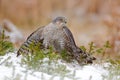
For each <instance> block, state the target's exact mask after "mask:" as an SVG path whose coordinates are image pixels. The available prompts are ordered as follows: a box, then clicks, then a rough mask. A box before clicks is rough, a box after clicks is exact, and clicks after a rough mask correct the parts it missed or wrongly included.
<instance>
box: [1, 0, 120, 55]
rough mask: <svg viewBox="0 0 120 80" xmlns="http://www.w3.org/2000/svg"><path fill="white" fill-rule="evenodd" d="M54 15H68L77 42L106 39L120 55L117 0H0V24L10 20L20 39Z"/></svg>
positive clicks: (48, 21) (119, 15)
mask: <svg viewBox="0 0 120 80" xmlns="http://www.w3.org/2000/svg"><path fill="white" fill-rule="evenodd" d="M56 16H65V17H67V19H68V23H67V25H68V28H69V29H70V30H71V31H72V33H73V36H74V38H75V42H76V44H77V45H78V46H81V45H84V46H86V47H87V46H88V43H90V42H91V41H93V42H94V43H95V45H97V46H102V45H104V43H105V42H106V41H107V40H108V41H110V43H111V45H112V49H111V50H110V51H111V53H116V54H119V55H120V0H0V24H1V25H2V24H3V23H4V21H5V20H9V21H8V22H10V23H12V24H14V25H15V26H16V27H17V29H14V31H17V30H19V31H20V32H21V33H22V35H24V36H23V39H22V40H23V41H24V40H25V39H26V38H27V36H29V35H30V33H32V32H33V31H35V30H36V29H37V28H38V27H41V26H44V25H47V24H48V23H50V21H51V20H52V19H53V18H54V17H56ZM17 32H18V31H17ZM14 34H16V33H14ZM18 36H19V34H18V35H17V37H18ZM20 44H21V43H20Z"/></svg>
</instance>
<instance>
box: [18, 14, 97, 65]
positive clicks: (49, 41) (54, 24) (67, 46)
mask: <svg viewBox="0 0 120 80" xmlns="http://www.w3.org/2000/svg"><path fill="white" fill-rule="evenodd" d="M32 42H34V44H38V43H40V44H41V45H42V49H49V47H51V46H52V48H53V50H54V51H55V52H58V53H61V54H62V51H64V50H65V51H67V53H68V54H70V55H72V56H73V57H74V59H75V60H77V61H78V63H83V62H84V63H93V60H95V59H96V58H95V57H93V56H91V55H90V54H89V53H87V52H85V51H83V50H82V49H81V48H79V47H78V46H77V45H76V43H75V40H74V37H73V34H72V32H71V31H70V29H68V27H67V19H66V17H63V16H58V17H56V18H54V19H53V20H52V21H51V22H50V23H49V24H48V25H46V26H43V27H40V28H38V29H37V30H36V31H34V32H33V33H32V34H30V36H29V37H28V38H27V40H26V41H25V42H24V43H23V44H22V45H21V47H20V49H19V50H18V52H17V57H18V56H19V55H20V54H21V53H28V52H29V51H30V50H28V47H29V45H30V44H31V43H32Z"/></svg>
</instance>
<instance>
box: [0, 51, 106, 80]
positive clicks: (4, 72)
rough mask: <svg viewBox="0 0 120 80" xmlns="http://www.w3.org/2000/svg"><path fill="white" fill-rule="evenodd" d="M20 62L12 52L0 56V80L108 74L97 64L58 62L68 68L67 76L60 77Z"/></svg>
mask: <svg viewBox="0 0 120 80" xmlns="http://www.w3.org/2000/svg"><path fill="white" fill-rule="evenodd" d="M20 62H21V57H19V58H17V57H16V55H15V54H14V53H9V54H6V55H5V56H0V80H103V76H105V75H107V74H108V71H107V70H105V69H104V68H103V66H102V65H101V66H100V65H98V64H93V65H86V66H83V67H81V66H72V65H70V64H65V63H64V62H58V64H59V63H60V64H63V65H65V66H66V68H67V69H68V70H70V72H69V73H68V76H69V77H64V75H62V77H61V76H60V75H53V74H47V73H44V72H40V71H33V70H28V69H27V68H25V67H23V66H21V64H20ZM105 65H106V64H105ZM48 66H49V65H48ZM69 74H72V75H69ZM72 76H74V78H72Z"/></svg>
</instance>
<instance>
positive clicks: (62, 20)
mask: <svg viewBox="0 0 120 80" xmlns="http://www.w3.org/2000/svg"><path fill="white" fill-rule="evenodd" d="M52 22H53V23H55V24H57V25H58V26H65V25H66V23H67V19H66V18H65V17H56V18H55V19H54V20H53V21H52Z"/></svg>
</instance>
